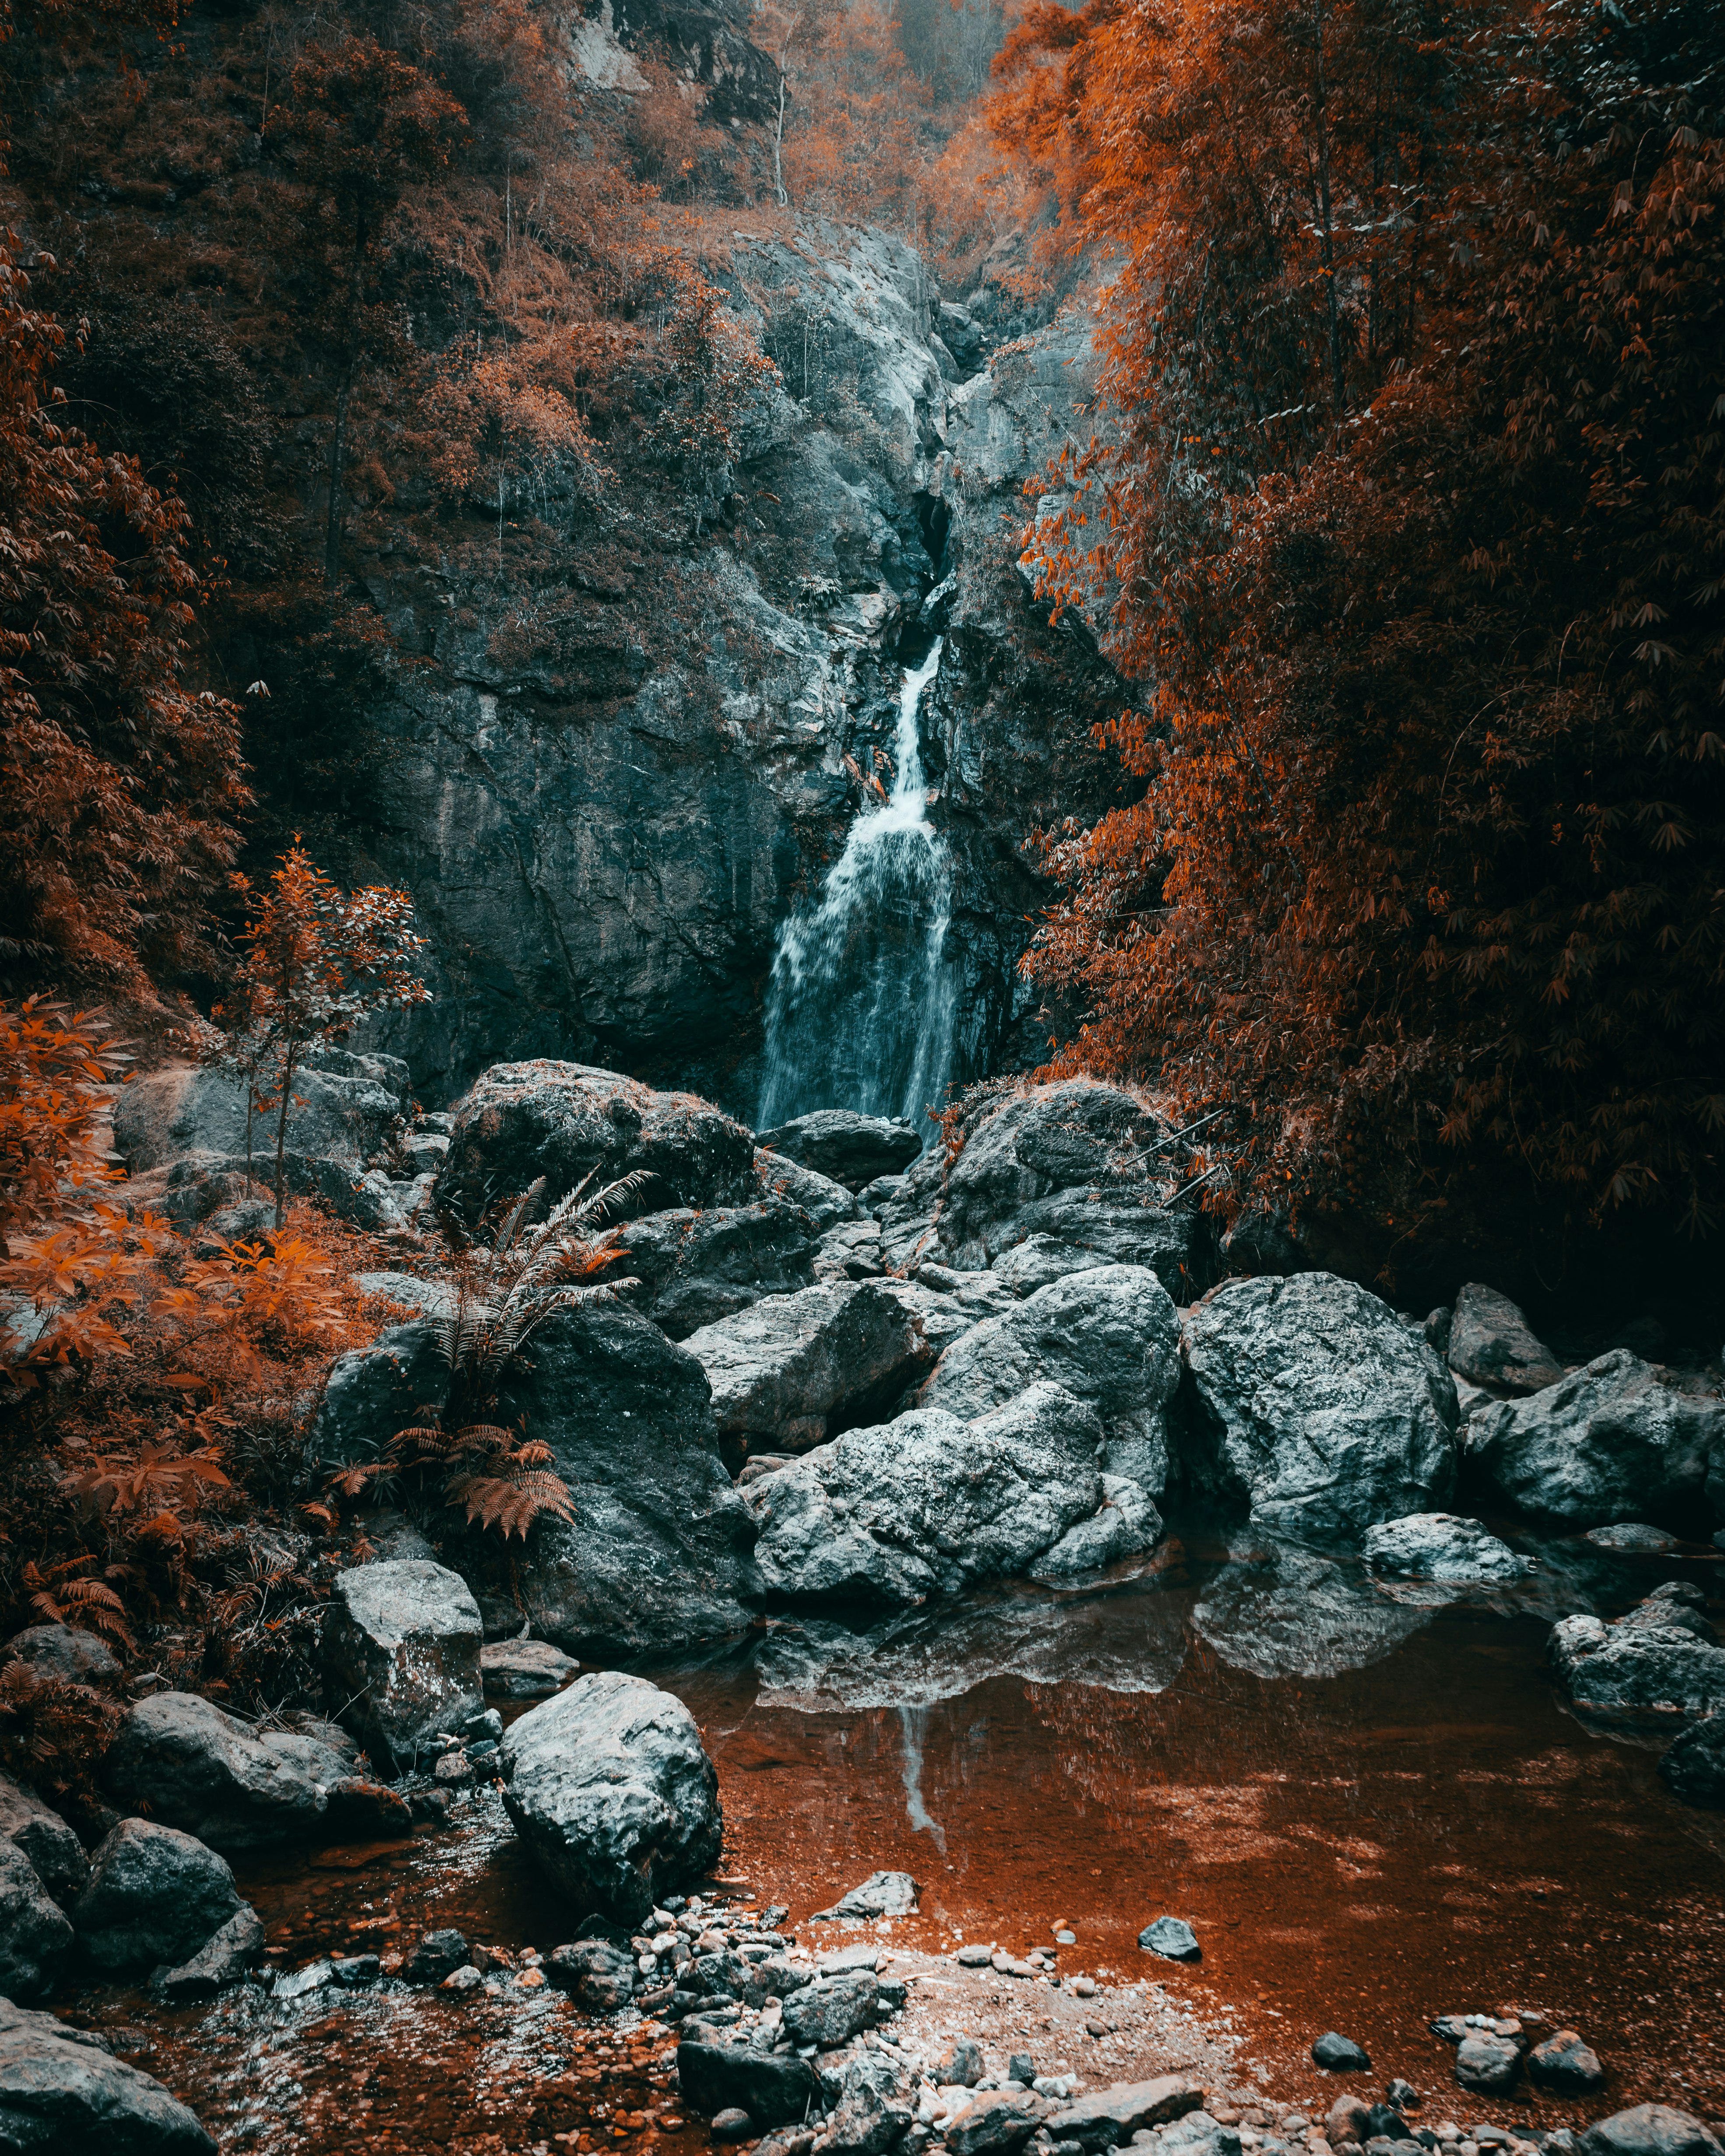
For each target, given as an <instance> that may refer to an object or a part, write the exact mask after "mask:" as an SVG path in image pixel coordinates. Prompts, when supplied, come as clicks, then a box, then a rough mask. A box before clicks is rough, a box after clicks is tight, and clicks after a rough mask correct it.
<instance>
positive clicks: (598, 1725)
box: [503, 1670, 723, 1923]
mask: <svg viewBox="0 0 1725 2156" xmlns="http://www.w3.org/2000/svg"><path fill="white" fill-rule="evenodd" d="M503 1773H504V1791H503V1801H504V1804H505V1805H506V1807H507V1809H508V1811H509V1815H510V1817H511V1819H512V1820H514V1822H515V1828H516V1833H517V1834H518V1835H520V1836H521V1840H522V1841H523V1842H524V1843H525V1844H526V1848H527V1851H528V1852H529V1854H530V1855H531V1856H532V1857H533V1859H534V1861H536V1863H537V1864H538V1865H539V1866H540V1868H541V1869H542V1871H544V1872H545V1873H546V1874H547V1876H548V1877H549V1878H550V1879H551V1880H552V1883H553V1884H554V1885H556V1886H558V1887H559V1888H560V1889H561V1890H562V1892H564V1893H566V1894H567V1895H569V1896H571V1897H572V1898H574V1899H576V1900H577V1901H578V1902H582V1903H583V1904H584V1905H587V1906H589V1907H596V1908H598V1910H600V1911H601V1912H603V1914H605V1915H606V1916H608V1917H613V1918H614V1919H615V1920H616V1921H618V1922H624V1923H632V1922H639V1920H640V1919H641V1918H642V1917H645V1916H646V1914H647V1913H648V1912H649V1910H650V1909H652V1908H653V1907H654V1906H655V1903H656V1902H658V1901H659V1900H660V1898H661V1897H663V1896H665V1895H666V1894H673V1893H675V1892H679V1891H680V1889H681V1888H683V1887H685V1886H689V1885H691V1884H692V1883H693V1882H694V1881H696V1880H698V1879H699V1878H700V1877H701V1875H702V1874H703V1873H704V1872H705V1871H706V1870H707V1869H708V1867H709V1866H711V1865H713V1864H715V1863H716V1862H717V1861H718V1856H719V1845H720V1842H721V1838H722V1827H723V1821H722V1820H721V1815H720V1810H719V1779H718V1776H717V1774H716V1773H715V1771H714V1768H713V1763H712V1761H711V1759H710V1758H708V1757H707V1755H706V1751H705V1750H704V1749H703V1748H702V1746H701V1732H700V1731H699V1730H698V1729H697V1728H696V1726H695V1722H694V1718H693V1717H692V1716H691V1714H690V1712H689V1710H688V1709H687V1708H686V1707H685V1706H684V1705H683V1704H682V1702H681V1701H680V1700H677V1699H674V1698H673V1697H671V1695H670V1693H669V1692H664V1691H660V1690H659V1689H658V1687H657V1686H655V1685H650V1684H648V1683H647V1682H646V1681H644V1679H642V1678H640V1677H630V1676H624V1675H623V1674H622V1673H621V1671H616V1670H604V1671H594V1672H593V1673H592V1674H591V1675H589V1676H584V1677H578V1678H577V1679H576V1681H575V1682H574V1683H573V1684H572V1685H571V1686H569V1687H568V1689H567V1691H562V1692H560V1693H559V1694H558V1695H557V1697H556V1698H555V1699H549V1700H547V1701H546V1702H545V1704H544V1705H543V1706H542V1707H531V1708H530V1709H529V1710H528V1711H527V1712H526V1714H524V1715H523V1716H522V1717H521V1719H520V1720H519V1721H518V1722H514V1723H512V1724H511V1727H510V1729H509V1731H508V1732H507V1733H506V1736H505V1738H504V1739H503Z"/></svg>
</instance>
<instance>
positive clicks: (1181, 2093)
mask: <svg viewBox="0 0 1725 2156" xmlns="http://www.w3.org/2000/svg"><path fill="white" fill-rule="evenodd" d="M1203 2105H1204V2091H1203V2089H1202V2088H1200V2087H1199V2086H1198V2085H1197V2083H1196V2082H1189V2081H1188V2080H1187V2079H1186V2078H1185V2077H1184V2076H1183V2075H1179V2074H1163V2075H1160V2076H1158V2077H1157V2078H1156V2079H1155V2080H1154V2081H1147V2082H1115V2083H1114V2084H1113V2085H1112V2087H1109V2088H1105V2089H1098V2090H1096V2092H1095V2093H1094V2094H1092V2095H1090V2096H1081V2097H1078V2098H1076V2101H1074V2102H1071V2103H1069V2104H1066V2105H1065V2106H1064V2107H1060V2108H1058V2109H1055V2110H1054V2111H1053V2112H1045V2117H1046V2118H1047V2124H1048V2132H1049V2137H1050V2139H1051V2140H1053V2141H1055V2142H1056V2143H1059V2142H1061V2141H1076V2143H1078V2145H1079V2147H1080V2148H1082V2149H1083V2150H1085V2151H1086V2156H1096V2152H1097V2151H1099V2150H1101V2149H1103V2148H1111V2147H1114V2146H1116V2145H1119V2146H1121V2147H1122V2148H1123V2147H1124V2146H1125V2145H1126V2144H1127V2143H1128V2142H1129V2141H1130V2140H1131V2139H1132V2136H1133V2134H1135V2133H1142V2131H1143V2130H1144V2129H1145V2128H1147V2127H1152V2126H1161V2125H1164V2124H1171V2123H1173V2121H1175V2120H1177V2119H1185V2118H1188V2117H1193V2116H1194V2115H1196V2114H1198V2113H1199V2112H1201V2111H1202V2109H1203ZM1209 2123H1210V2124H1211V2125H1212V2126H1214V2123H1215V2122H1214V2120H1211V2121H1210V2122H1209ZM1235 2139H1236V2145H1237V2142H1238V2137H1237V2136H1236V2137H1235Z"/></svg>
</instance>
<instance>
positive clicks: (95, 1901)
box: [72, 1819, 246, 1976]
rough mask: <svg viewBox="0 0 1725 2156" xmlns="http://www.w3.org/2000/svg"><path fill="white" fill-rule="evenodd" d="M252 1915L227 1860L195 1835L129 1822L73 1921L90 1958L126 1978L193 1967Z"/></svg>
mask: <svg viewBox="0 0 1725 2156" xmlns="http://www.w3.org/2000/svg"><path fill="white" fill-rule="evenodd" d="M244 1907H246V1904H245V1903H244V1902H243V1901H242V1900H241V1899H240V1896H239V1888H238V1887H237V1886H235V1885H234V1874H233V1872H232V1871H230V1870H229V1868H228V1862H227V1860H226V1859H225V1858H224V1857H222V1856H218V1855H217V1854H216V1852H215V1851H214V1850H213V1849H210V1848H208V1847H206V1846H205V1845H204V1844H203V1842H201V1841H199V1840H198V1838H197V1836H196V1835H189V1834H182V1833H181V1832H180V1830H178V1828H177V1827H172V1826H158V1825H156V1824H155V1822H154V1821H153V1820H140V1819H128V1820H121V1822H120V1824H119V1825H118V1826H116V1827H115V1828H113V1829H112V1830H110V1832H109V1833H108V1834H107V1835H105V1836H104V1837H103V1839H102V1840H101V1842H100V1844H99V1845H98V1846H97V1849H96V1852H95V1856H94V1857H92V1859H91V1860H90V1884H89V1886H86V1887H85V1890H84V1892H83V1893H82V1894H81V1895H80V1897H79V1901H78V1906H77V1907H76V1909H74V1911H73V1912H72V1921H73V1922H74V1925H75V1927H76V1928H77V1933H78V1942H79V1945H80V1947H81V1948H82V1949H83V1952H84V1955H85V1958H86V1959H87V1960H88V1961H89V1962H90V1963H92V1964H93V1965H94V1966H95V1968H96V1969H99V1970H100V1972H101V1974H103V1975H104V1976H123V1975H125V1974H128V1973H129V1972H131V1971H133V1970H138V1969H155V1968H157V1967H159V1966H161V1965H162V1963H167V1964H169V1965H170V1966H172V1964H174V1963H178V1962H183V1961H186V1960H187V1959H188V1958H190V1957H191V1956H192V1955H193V1954H194V1953H197V1952H198V1948H201V1947H203V1946H204V1945H206V1944H207V1943H208V1941H209V1940H210V1939H211V1938H213V1937H214V1935H215V1934H216V1933H218V1931H220V1930H221V1928H222V1927H223V1925H224V1924H226V1923H227V1922H229V1920H230V1919H231V1918H233V1917H237V1916H238V1915H239V1912H241V1910H242V1909H244Z"/></svg>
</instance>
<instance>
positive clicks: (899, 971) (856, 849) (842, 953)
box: [757, 641, 957, 1132]
mask: <svg viewBox="0 0 1725 2156" xmlns="http://www.w3.org/2000/svg"><path fill="white" fill-rule="evenodd" d="M940 660H941V646H940V644H939V642H938V641H937V642H936V644H935V645H934V648H933V649H932V650H931V651H930V653H929V654H928V656H927V659H925V660H923V662H922V665H920V666H918V667H915V668H906V671H905V676H904V680H903V682H902V685H901V687H900V690H899V710H898V727H897V731H896V735H895V737H894V742H893V780H892V789H891V793H888V795H887V796H886V799H885V801H883V802H880V803H876V804H875V806H873V807H871V808H865V809H864V811H863V812H862V814H860V816H859V817H858V818H857V819H856V821H855V823H854V824H852V825H851V827H850V833H849V834H848V836H847V837H846V839H845V851H844V852H843V854H842V855H840V856H839V859H838V860H837V861H835V862H834V865H833V866H832V868H831V869H830V870H829V871H828V874H827V880H826V882H825V884H824V886H823V888H822V891H821V896H820V903H819V905H818V906H816V907H815V908H814V911H812V912H805V913H798V914H793V915H792V916H790V918H789V919H788V920H787V921H786V922H785V924H784V926H783V928H782V929H781V930H780V931H779V937H778V952H777V953H776V955H775V956H774V958H773V978H772V982H771V984H770V987H769V988H768V1003H767V1052H766V1072H765V1075H764V1077H763V1079H762V1086H761V1105H760V1110H759V1114H758V1118H757V1121H758V1125H759V1127H760V1128H761V1129H762V1130H770V1129H771V1128H772V1127H773V1125H775V1124H777V1123H782V1122H786V1121H787V1120H788V1118H789V1117H791V1116H800V1115H806V1114H807V1113H808V1112H809V1110H810V1109H813V1108H857V1109H860V1110H861V1111H863V1113H865V1115H873V1116H903V1117H904V1118H906V1120H907V1121H908V1122H912V1123H914V1124H915V1125H916V1127H917V1128H918V1129H919V1130H921V1131H923V1132H927V1131H928V1130H929V1129H930V1126H929V1125H928V1124H927V1122H925V1120H924V1116H923V1111H924V1110H925V1109H927V1108H929V1107H937V1106H941V1105H942V1095H943V1094H944V1092H945V1089H946V1084H947V1073H948V1070H949V1068H950V1065H951V1063H952V1024H953V1017H954V1013H955V1009H956V1002H957V996H956V989H957V983H956V981H955V979H954V975H953V968H952V965H951V964H950V963H949V962H948V961H947V955H946V941H947V926H948V924H949V922H950V921H951V919H952V863H951V860H949V858H948V856H947V849H946V846H945V844H944V843H943V841H942V839H941V838H940V835H939V834H938V833H937V831H936V830H935V829H934V828H933V826H932V824H930V823H929V820H928V802H927V790H928V782H927V778H926V777H925V776H924V773H923V769H922V744H921V741H920V739H919V737H918V726H917V712H918V707H919V706H920V705H921V704H922V692H923V690H925V689H927V686H928V685H929V683H930V682H931V681H932V680H933V679H934V677H935V675H936V672H937V670H938V669H939V666H940Z"/></svg>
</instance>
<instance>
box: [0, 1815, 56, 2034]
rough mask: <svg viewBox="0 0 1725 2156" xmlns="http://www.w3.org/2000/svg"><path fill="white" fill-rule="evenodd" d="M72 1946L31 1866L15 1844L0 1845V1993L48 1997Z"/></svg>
mask: <svg viewBox="0 0 1725 2156" xmlns="http://www.w3.org/2000/svg"><path fill="white" fill-rule="evenodd" d="M72 1943H73V1932H72V1926H71V1923H70V1922H69V1920H68V1918H67V1917H66V1914H65V1912H64V1910H63V1909H61V1908H60V1907H59V1906H58V1905H57V1903H56V1902H54V1897H53V1896H52V1895H50V1894H49V1891H48V1889H47V1887H46V1886H44V1885H43V1883H42V1881H41V1880H40V1879H39V1877H38V1876H37V1873H36V1867H35V1866H34V1865H33V1864H32V1863H31V1861H30V1860H29V1858H28V1856H26V1855H25V1854H24V1852H23V1850H22V1849H20V1848H19V1847H18V1845H17V1844H16V1843H15V1842H12V1841H7V1840H0V1992H3V1993H5V1994H7V1995H8V1997H10V1998H13V1999H45V1998H47V1996H48V1994H49V1992H50V1991H52V1990H53V1989H54V1983H55V1981H56V1979H58V1977H59V1974H60V1971H61V1970H62V1969H64V1966H65V1963H66V1957H67V1955H68V1954H69V1953H70V1952H71V1951H72Z"/></svg>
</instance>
